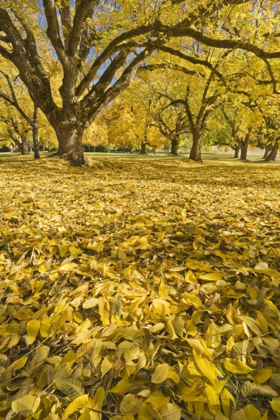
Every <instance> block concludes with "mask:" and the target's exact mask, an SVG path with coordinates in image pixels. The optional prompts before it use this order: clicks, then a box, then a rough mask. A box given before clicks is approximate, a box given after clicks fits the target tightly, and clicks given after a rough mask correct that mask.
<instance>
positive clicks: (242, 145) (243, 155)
mask: <svg viewBox="0 0 280 420" xmlns="http://www.w3.org/2000/svg"><path fill="white" fill-rule="evenodd" d="M249 141H250V134H246V136H245V139H244V140H239V142H238V143H239V146H240V149H241V156H240V160H247V153H248V146H249Z"/></svg>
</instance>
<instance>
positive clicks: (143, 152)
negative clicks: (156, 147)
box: [140, 141, 147, 155]
mask: <svg viewBox="0 0 280 420" xmlns="http://www.w3.org/2000/svg"><path fill="white" fill-rule="evenodd" d="M146 154H147V143H146V142H145V141H142V143H141V150H140V155H146Z"/></svg>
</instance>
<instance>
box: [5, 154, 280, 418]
mask: <svg viewBox="0 0 280 420" xmlns="http://www.w3.org/2000/svg"><path fill="white" fill-rule="evenodd" d="M0 162H1V159H0ZM92 165H93V166H92V167H90V168H81V169H77V168H76V169H75V168H71V167H69V166H68V165H67V164H66V163H63V162H61V161H60V160H58V159H56V158H52V159H42V160H41V161H40V162H34V161H32V160H31V159H30V160H28V159H27V160H17V159H10V160H9V159H8V160H6V161H2V162H1V163H0V173H1V175H0V186H1V196H0V203H1V208H2V211H1V217H0V232H1V236H0V252H1V253H0V279H1V281H0V298H1V306H0V323H1V327H0V377H1V391H0V418H1V419H7V420H10V419H13V420H18V419H40V420H41V419H42V420H43V419H45V420H60V419H79V420H101V419H112V420H134V419H135V420H152V419H156V420H161V419H163V420H180V419H181V418H182V419H186V420H188V419H192V420H196V419H209V420H212V419H217V420H226V419H233V420H251V419H253V420H260V419H264V420H265V419H277V418H279V417H280V396H279V395H280V342H279V338H280V334H279V329H280V316H279V305H280V291H279V284H280V272H279V271H278V270H279V262H280V236H279V233H280V218H279V203H280V201H279V199H280V190H279V170H280V169H279V166H275V165H264V164H263V165H255V164H237V163H232V164H230V163H220V162H207V163H204V164H203V165H198V164H194V163H190V162H189V161H188V160H186V159H181V160H176V159H174V160H173V159H171V158H165V159H163V158H162V159H148V158H147V159H144V160H140V159H133V160H131V161H130V160H129V159H121V158H115V157H111V158H110V159H108V158H107V159H103V161H102V159H101V160H100V159H99V160H92Z"/></svg>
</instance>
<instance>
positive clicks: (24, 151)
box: [20, 137, 29, 156]
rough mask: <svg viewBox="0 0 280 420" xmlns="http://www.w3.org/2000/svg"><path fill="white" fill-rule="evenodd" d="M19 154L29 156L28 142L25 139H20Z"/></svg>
mask: <svg viewBox="0 0 280 420" xmlns="http://www.w3.org/2000/svg"><path fill="white" fill-rule="evenodd" d="M20 153H21V154H22V155H23V156H25V155H28V154H29V147H28V140H27V139H26V138H25V137H22V138H21V145H20Z"/></svg>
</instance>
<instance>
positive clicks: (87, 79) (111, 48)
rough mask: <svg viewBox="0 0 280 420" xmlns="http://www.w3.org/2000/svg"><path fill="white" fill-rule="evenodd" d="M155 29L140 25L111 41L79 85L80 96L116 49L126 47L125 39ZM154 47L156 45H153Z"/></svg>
mask: <svg viewBox="0 0 280 420" xmlns="http://www.w3.org/2000/svg"><path fill="white" fill-rule="evenodd" d="M152 30H153V27H152V26H151V25H149V26H139V27H138V28H136V29H132V30H130V31H127V32H124V33H123V34H121V35H119V36H117V37H116V38H115V39H113V41H111V42H110V43H109V45H108V46H107V47H106V48H105V50H104V51H103V52H102V53H101V54H100V55H99V56H98V57H97V58H96V60H95V61H94V63H93V64H92V66H91V68H90V70H89V72H88V73H87V74H86V76H85V77H84V78H83V80H82V81H81V83H80V85H79V86H78V87H77V90H76V94H77V96H78V97H80V96H81V95H82V94H83V93H84V92H85V90H86V89H88V87H89V86H90V84H91V82H92V80H93V79H94V77H95V76H96V74H97V71H98V70H99V69H100V68H101V66H102V65H103V64H104V63H105V61H106V60H107V59H108V58H109V57H110V56H111V55H112V54H114V53H115V52H116V51H119V50H120V49H126V48H127V45H126V44H123V45H120V44H122V43H123V42H124V41H127V40H129V39H131V38H134V37H137V36H140V35H144V34H147V33H148V32H151V31H152ZM152 48H153V49H154V47H152Z"/></svg>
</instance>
